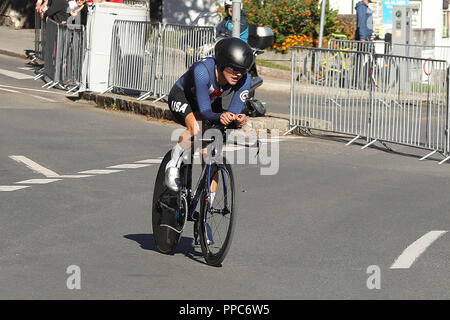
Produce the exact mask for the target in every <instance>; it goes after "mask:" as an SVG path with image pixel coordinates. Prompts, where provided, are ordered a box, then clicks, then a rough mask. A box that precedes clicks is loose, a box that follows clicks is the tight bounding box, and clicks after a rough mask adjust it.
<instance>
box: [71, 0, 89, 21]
mask: <svg viewBox="0 0 450 320" xmlns="http://www.w3.org/2000/svg"><path fill="white" fill-rule="evenodd" d="M68 10H69V12H70V17H69V19H68V20H67V21H68V23H71V24H82V25H86V22H87V13H88V7H87V4H86V0H73V1H69V9H68Z"/></svg>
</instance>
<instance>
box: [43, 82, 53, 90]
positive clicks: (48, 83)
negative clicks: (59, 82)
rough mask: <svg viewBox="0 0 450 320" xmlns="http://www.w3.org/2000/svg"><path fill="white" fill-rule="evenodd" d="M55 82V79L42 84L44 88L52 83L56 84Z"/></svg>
mask: <svg viewBox="0 0 450 320" xmlns="http://www.w3.org/2000/svg"><path fill="white" fill-rule="evenodd" d="M54 83H55V81H50V82H47V83H46V84H44V85H43V86H42V88H47V87H48V86H50V85H52V84H54Z"/></svg>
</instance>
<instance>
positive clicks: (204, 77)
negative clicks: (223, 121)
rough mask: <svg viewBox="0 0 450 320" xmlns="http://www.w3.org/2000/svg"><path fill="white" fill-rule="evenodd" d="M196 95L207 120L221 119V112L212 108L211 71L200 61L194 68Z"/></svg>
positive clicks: (203, 115) (201, 111)
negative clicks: (210, 91) (210, 96)
mask: <svg viewBox="0 0 450 320" xmlns="http://www.w3.org/2000/svg"><path fill="white" fill-rule="evenodd" d="M193 72H194V83H195V95H196V97H197V103H198V109H199V111H200V114H201V115H202V118H203V119H205V120H213V121H215V120H219V119H220V113H215V112H213V111H212V108H211V100H210V98H209V72H208V69H206V67H205V65H204V64H202V63H198V64H197V65H196V66H195V67H194V68H193Z"/></svg>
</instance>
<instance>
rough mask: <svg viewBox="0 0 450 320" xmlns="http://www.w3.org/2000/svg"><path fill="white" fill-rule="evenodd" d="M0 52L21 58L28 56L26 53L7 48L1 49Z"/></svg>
mask: <svg viewBox="0 0 450 320" xmlns="http://www.w3.org/2000/svg"><path fill="white" fill-rule="evenodd" d="M0 54H2V55H4V56H9V57H14V58H21V59H27V58H28V57H27V55H26V54H20V53H17V52H13V51H9V50H5V49H0Z"/></svg>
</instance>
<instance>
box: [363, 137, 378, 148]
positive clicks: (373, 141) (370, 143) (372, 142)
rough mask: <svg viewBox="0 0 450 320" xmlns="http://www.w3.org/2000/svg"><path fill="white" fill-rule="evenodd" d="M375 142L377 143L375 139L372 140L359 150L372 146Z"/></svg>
mask: <svg viewBox="0 0 450 320" xmlns="http://www.w3.org/2000/svg"><path fill="white" fill-rule="evenodd" d="M375 142H377V139H375V140H372V141H371V142H369V143H368V144H366V145H365V146H363V147H362V148H361V149H365V148H367V147H369V146H371V145H372V144H374V143H375Z"/></svg>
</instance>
